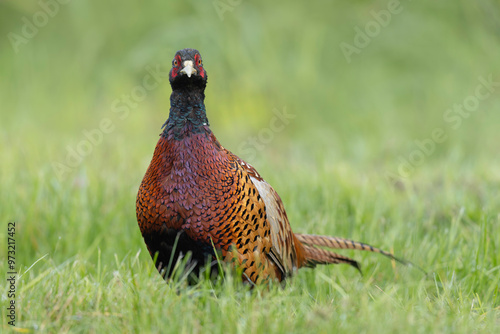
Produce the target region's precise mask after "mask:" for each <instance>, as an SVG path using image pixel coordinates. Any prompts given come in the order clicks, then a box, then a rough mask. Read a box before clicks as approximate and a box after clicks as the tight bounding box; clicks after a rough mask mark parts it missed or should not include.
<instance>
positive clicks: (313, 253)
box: [303, 245, 361, 272]
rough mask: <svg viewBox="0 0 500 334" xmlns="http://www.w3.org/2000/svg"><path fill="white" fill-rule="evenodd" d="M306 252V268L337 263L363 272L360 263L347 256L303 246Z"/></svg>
mask: <svg viewBox="0 0 500 334" xmlns="http://www.w3.org/2000/svg"><path fill="white" fill-rule="evenodd" d="M303 246H304V251H305V266H306V267H315V266H316V265H317V264H337V263H346V264H349V265H351V266H353V267H354V268H356V269H358V270H359V272H361V268H360V267H359V263H358V262H357V261H355V260H353V259H351V258H348V257H347V256H344V255H340V254H337V253H334V252H331V251H327V250H325V249H321V248H316V247H314V246H310V245H303Z"/></svg>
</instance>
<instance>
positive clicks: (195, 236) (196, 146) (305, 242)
mask: <svg viewBox="0 0 500 334" xmlns="http://www.w3.org/2000/svg"><path fill="white" fill-rule="evenodd" d="M186 68H187V69H186ZM183 72H185V73H189V74H191V73H194V75H192V74H191V75H189V76H188V75H183ZM206 81H207V76H206V72H205V70H204V68H203V66H202V63H201V56H200V55H199V53H198V51H196V50H193V49H184V50H181V51H179V52H177V54H176V56H175V58H174V61H173V67H172V71H171V73H170V82H171V85H172V88H173V92H172V95H171V109H170V115H169V119H168V120H167V122H166V123H165V126H164V127H165V128H164V131H163V133H162V134H161V136H160V139H159V141H158V144H157V145H156V149H155V151H154V154H153V159H152V161H151V164H150V166H149V168H148V170H147V172H146V175H145V176H144V179H143V181H142V183H141V186H140V188H139V193H138V195H137V203H136V212H137V220H138V223H139V227H140V230H141V232H142V235H143V237H144V241H145V242H146V245H147V247H148V250H149V252H150V253H151V256H152V257H153V258H156V266H157V268H158V270H159V271H160V272H161V273H162V274H163V275H164V276H165V277H170V275H171V274H172V269H173V268H174V265H175V263H176V262H177V261H178V259H179V258H180V257H183V256H184V255H186V254H188V253H190V254H191V257H190V261H189V264H190V265H189V266H188V267H189V268H190V269H191V270H192V272H193V274H194V275H196V274H197V273H198V272H199V270H200V268H202V267H204V266H205V263H206V261H209V262H213V261H214V260H215V259H216V252H219V253H220V255H221V258H222V259H223V260H225V261H233V262H235V263H236V265H237V266H238V267H240V269H241V270H242V275H243V279H244V280H245V281H248V282H251V283H256V284H259V283H262V282H266V281H269V280H278V281H282V280H283V279H285V278H286V277H288V276H291V275H292V274H293V273H294V272H295V271H296V270H297V269H298V268H301V267H305V266H307V267H313V266H315V265H316V264H327V263H348V264H351V265H353V266H355V267H357V268H359V267H358V264H357V262H356V261H354V260H351V259H349V258H347V257H344V256H342V255H339V254H336V253H332V252H330V251H327V250H324V249H320V248H317V247H316V246H324V247H329V248H350V249H360V250H369V251H375V252H380V253H382V254H384V255H387V256H390V257H392V255H390V254H388V253H386V252H383V251H381V250H379V249H376V248H373V247H371V246H368V245H365V244H361V243H357V242H354V241H349V240H345V239H341V238H333V237H323V236H313V235H302V234H300V235H299V234H298V235H294V233H293V232H292V230H291V227H290V224H289V222H288V218H287V215H286V212H285V209H284V206H283V203H282V201H281V199H280V197H279V196H278V194H277V193H276V191H275V190H274V189H273V188H272V187H271V186H270V185H269V184H268V183H267V182H265V181H264V180H263V179H262V178H261V176H260V175H259V174H258V173H257V171H256V170H255V169H254V168H253V167H252V166H251V165H249V164H247V163H245V162H244V161H243V160H241V159H240V158H238V157H237V156H235V155H234V154H232V153H231V152H229V151H228V150H226V149H225V148H224V147H222V146H221V145H220V143H219V142H218V140H217V139H216V138H215V136H214V134H213V133H212V131H211V130H210V128H209V125H208V120H207V118H206V113H205V105H204V89H205V85H206Z"/></svg>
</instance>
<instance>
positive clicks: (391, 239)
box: [0, 0, 500, 333]
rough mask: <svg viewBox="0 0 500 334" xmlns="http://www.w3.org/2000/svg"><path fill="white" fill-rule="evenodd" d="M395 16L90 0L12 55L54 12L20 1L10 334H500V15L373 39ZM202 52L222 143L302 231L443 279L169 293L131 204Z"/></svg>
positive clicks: (373, 275)
mask: <svg viewBox="0 0 500 334" xmlns="http://www.w3.org/2000/svg"><path fill="white" fill-rule="evenodd" d="M389 3H390V2H387V1H375V2H373V1H355V2H353V3H343V2H341V1H334V2H328V4H326V3H324V2H317V3H312V4H311V3H307V4H306V2H304V3H303V4H302V3H294V4H292V3H289V2H283V3H281V2H265V1H260V2H258V3H254V2H252V3H251V2H247V1H243V2H240V3H238V2H237V1H234V2H230V1H224V0H222V1H220V2H216V4H217V6H214V4H213V3H211V2H204V3H201V2H194V1H193V2H182V3H180V2H179V3H177V4H166V3H165V2H164V1H153V2H149V3H148V4H147V5H146V4H144V3H142V2H137V1H132V2H131V1H129V2H118V1H116V2H101V3H95V2H91V1H84V0H81V1H73V2H70V3H69V4H65V5H60V6H59V8H58V11H57V13H55V14H54V17H53V18H52V17H51V18H50V19H48V21H47V23H46V24H45V25H43V26H41V27H39V28H37V32H36V34H34V36H32V37H30V38H26V37H23V38H25V40H23V43H21V44H16V45H17V47H15V46H14V47H13V44H12V43H11V41H10V40H9V38H10V39H11V40H12V38H13V37H12V36H13V35H9V33H15V34H17V35H18V36H23V35H22V33H23V32H22V29H23V25H25V24H26V23H25V21H23V17H25V18H26V19H27V20H28V21H33V15H35V14H36V13H38V12H39V11H40V10H41V7H40V5H39V4H38V3H37V2H20V1H13V0H12V1H4V2H2V3H1V4H0V32H1V34H0V35H1V36H2V39H0V73H1V74H2V75H1V76H2V80H0V114H1V126H0V140H1V141H2V145H0V154H1V155H0V157H1V168H0V187H1V189H2V191H1V192H0V221H1V226H3V227H2V229H1V230H0V240H1V242H0V245H1V250H0V254H1V256H0V267H1V268H6V269H7V256H6V255H7V243H6V242H5V241H6V240H7V237H8V235H7V224H8V222H9V221H15V222H16V234H15V242H16V269H17V270H18V272H19V275H18V277H17V288H16V298H15V301H16V312H17V313H16V315H17V319H16V326H17V327H15V328H14V327H11V326H9V325H8V321H9V319H8V318H7V315H8V311H7V309H6V307H7V303H8V302H9V298H8V289H9V285H8V284H7V283H6V281H5V280H3V283H2V284H0V288H1V291H2V292H1V296H2V299H1V300H2V308H1V309H2V315H1V316H2V331H3V332H5V331H17V332H31V331H34V332H37V331H39V332H53V333H63V332H94V333H108V332H109V333H122V332H140V333H146V332H153V333H154V332H162V333H217V332H227V333H262V332H269V333H303V332H308V333H331V332H334V331H339V332H360V333H368V332H369V333H377V332H384V333H387V332H395V333H400V332H415V333H427V332H436V333H471V332H495V331H496V330H498V328H499V326H500V286H499V282H500V255H499V254H500V214H499V212H500V195H499V191H498V189H499V186H500V172H499V171H500V159H499V156H500V146H499V143H500V137H499V135H498V124H500V112H499V110H500V86H498V84H496V82H500V62H498V55H499V54H500V43H499V42H500V37H499V36H500V16H499V14H498V13H499V9H500V7H499V5H498V4H497V2H495V1H492V0H481V1H478V2H475V3H472V2H467V1H456V2H453V3H451V2H449V4H444V3H434V2H431V1H428V2H427V3H421V2H418V3H417V2H415V1H413V2H409V1H401V3H400V5H399V6H398V7H397V8H396V9H394V8H393V9H394V10H393V12H394V13H393V14H391V16H390V19H387V16H385V17H386V19H385V20H386V21H384V25H381V24H379V25H378V30H377V29H376V28H377V25H376V22H377V21H376V18H375V17H376V16H378V17H380V15H382V16H383V14H380V13H385V12H381V11H382V10H388V7H390V5H389ZM224 4H226V6H227V7H224V6H223V5H224ZM391 8H392V7H391ZM224 9H226V11H224ZM374 13H375V14H374ZM377 13H378V14H377ZM38 15H39V16H40V15H41V14H38ZM39 19H40V18H39ZM373 22H375V23H373ZM367 26H368V27H370V26H371V27H372V29H374V30H373V31H372V32H371V33H370V34H371V35H372V37H369V41H368V42H367V41H365V44H366V45H365V44H363V43H361V44H360V43H358V44H356V34H357V31H359V30H357V29H358V28H359V29H360V30H364V29H365V27H367ZM375 32H376V33H375ZM32 34H33V32H32ZM9 36H10V37H9ZM359 38H360V37H358V39H359ZM18 41H19V39H18ZM24 42H26V43H24ZM358 42H359V40H358ZM343 43H345V44H349V45H351V46H354V47H356V48H357V52H355V53H353V54H352V55H350V56H349V57H347V58H346V56H345V55H344V53H343V52H342V48H341V45H344V46H345V44H343ZM356 45H357V46H356ZM184 47H195V48H198V49H199V50H200V51H201V53H202V55H203V57H204V63H205V67H206V68H207V71H208V76H209V87H208V89H207V100H206V104H207V108H208V116H209V119H210V121H211V126H212V129H213V131H214V132H215V134H216V135H217V137H218V138H219V140H220V141H221V142H222V144H223V145H224V146H226V147H227V148H229V149H230V150H232V151H233V152H234V153H236V154H238V155H240V156H241V157H243V158H244V159H247V160H248V161H249V162H251V163H252V164H253V165H254V166H255V167H256V168H257V169H258V170H259V171H260V172H261V174H262V175H263V176H264V177H265V178H266V179H267V181H268V182H269V183H271V184H272V185H273V186H274V187H275V188H276V190H277V191H278V192H279V193H280V195H281V196H282V198H283V201H284V203H285V206H286V208H287V212H288V216H289V218H290V221H291V224H292V227H293V228H294V230H295V231H297V232H309V233H316V234H330V235H338V236H342V237H349V238H353V239H357V240H361V241H365V242H369V243H371V244H373V245H376V246H380V247H382V248H385V249H388V250H391V251H394V252H395V253H396V254H398V255H399V256H401V257H403V258H406V259H409V260H411V261H413V262H414V263H415V264H417V265H419V266H420V267H423V268H424V269H425V270H426V271H427V272H428V274H427V275H424V274H422V273H421V272H419V271H418V270H416V269H414V268H408V267H404V266H401V265H395V264H393V263H391V261H389V260H387V259H385V258H382V257H380V256H377V255H375V254H362V253H353V252H346V255H350V256H353V257H354V258H356V259H357V260H359V261H360V262H361V264H362V266H363V271H364V275H363V276H360V275H359V274H358V273H357V272H356V271H355V270H354V269H352V268H348V267H346V266H330V267H321V268H316V269H315V270H308V269H306V270H302V271H300V272H299V274H298V275H297V276H296V277H295V278H294V279H292V280H290V281H289V282H288V284H287V286H286V287H285V288H284V289H281V288H279V287H273V288H271V289H270V290H263V291H260V290H257V291H252V292H249V291H248V290H247V289H246V288H245V287H242V286H241V284H239V283H238V282H237V281H234V280H233V279H232V278H231V277H230V276H229V277H227V279H226V280H225V282H224V283H222V282H221V281H218V282H215V283H213V284H212V283H210V282H202V283H201V284H200V285H199V286H195V287H193V288H187V287H186V286H185V285H184V283H183V281H182V280H181V281H176V282H171V283H168V284H166V283H165V282H164V281H162V280H161V279H160V277H159V275H158V274H157V273H156V272H155V269H154V268H153V266H152V261H151V259H150V257H149V254H148V253H147V250H146V247H145V245H144V243H143V241H142V238H141V236H140V233H139V229H138V227H137V223H136V220H135V195H136V192H137V189H138V186H139V183H140V181H141V179H142V176H143V175H144V172H145V170H146V168H147V165H148V163H149V160H150V158H151V155H152V152H153V148H154V145H155V143H156V141H157V138H158V137H157V134H159V132H160V126H161V125H162V124H163V122H164V121H165V119H166V118H167V115H168V108H169V105H168V104H169V94H170V87H169V85H168V82H167V80H166V79H165V78H163V77H162V76H161V73H162V72H161V71H163V70H165V69H167V70H168V67H169V66H170V61H171V58H172V56H173V54H174V52H175V51H176V50H178V49H181V48H184ZM16 51H17V52H16ZM358 51H359V52H358ZM348 58H349V59H348ZM157 66H160V72H159V73H160V74H159V76H158V78H159V79H158V86H157V87H156V88H154V89H151V90H148V91H146V95H145V96H142V97H140V98H139V97H138V95H137V94H138V92H140V91H141V88H140V87H141V86H142V85H143V79H144V77H145V76H146V75H148V73H150V72H151V69H152V68H153V69H156V68H157ZM488 78H491V80H493V81H494V84H492V85H489V86H488V87H489V88H488V87H486V86H485V85H484V81H485V80H486V81H488V80H489V79H488ZM138 87H139V88H138ZM478 90H479V92H480V93H482V95H481V96H480V97H474V96H476V95H475V94H476V93H477V91H478ZM488 93H489V94H488ZM134 94H135V95H134ZM127 95H131V96H135V99H134V100H133V101H132V103H127V102H126V98H127V97H126V96H127ZM486 95H487V96H486ZM461 104H465V105H466V107H467V108H465V107H464V109H462V110H463V111H457V110H459V109H456V108H457V107H456V106H455V105H461ZM118 106H120V107H122V109H120V110H118V109H117V107H118ZM124 106H126V107H124ZM450 108H451V111H448V110H449V109H450ZM454 108H455V109H454ZM283 112H286V113H288V114H291V115H292V116H290V118H288V119H286V120H285V122H284V123H283V124H281V123H279V125H283V126H279V128H274V130H272V129H273V127H272V124H275V123H274V121H273V118H274V117H276V113H281V114H283ZM276 124H278V123H276ZM73 151H76V152H78V151H80V152H81V153H80V154H78V155H77V156H75V155H74V153H69V152H73ZM82 152H83V153H82ZM5 271H6V272H7V270H5Z"/></svg>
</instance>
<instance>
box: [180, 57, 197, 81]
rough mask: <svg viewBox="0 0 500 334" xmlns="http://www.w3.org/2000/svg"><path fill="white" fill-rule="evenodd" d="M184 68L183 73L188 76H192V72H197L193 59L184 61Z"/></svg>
mask: <svg viewBox="0 0 500 334" xmlns="http://www.w3.org/2000/svg"><path fill="white" fill-rule="evenodd" d="M183 65H184V68H183V69H182V70H181V73H184V74H186V75H187V76H188V78H191V75H192V74H195V73H197V72H198V71H196V69H195V68H194V67H193V62H192V61H191V60H186V61H185V62H184V63H183Z"/></svg>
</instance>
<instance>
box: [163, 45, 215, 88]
mask: <svg viewBox="0 0 500 334" xmlns="http://www.w3.org/2000/svg"><path fill="white" fill-rule="evenodd" d="M169 80H170V85H171V86H172V90H185V89H187V90H200V89H201V90H202V91H203V90H204V89H205V87H206V85H207V72H206V71H205V69H204V68H203V61H202V60H201V55H200V53H199V52H198V50H195V49H183V50H179V51H177V52H176V53H175V56H174V59H173V60H172V69H171V70H170V74H169Z"/></svg>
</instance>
